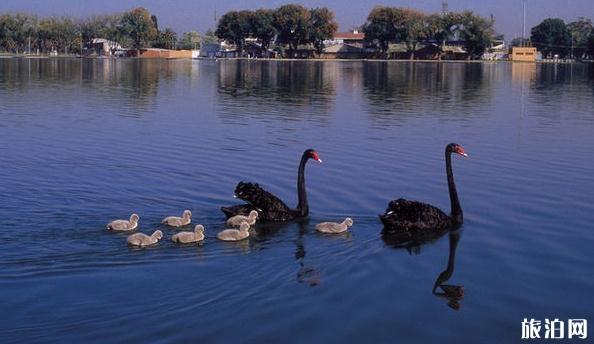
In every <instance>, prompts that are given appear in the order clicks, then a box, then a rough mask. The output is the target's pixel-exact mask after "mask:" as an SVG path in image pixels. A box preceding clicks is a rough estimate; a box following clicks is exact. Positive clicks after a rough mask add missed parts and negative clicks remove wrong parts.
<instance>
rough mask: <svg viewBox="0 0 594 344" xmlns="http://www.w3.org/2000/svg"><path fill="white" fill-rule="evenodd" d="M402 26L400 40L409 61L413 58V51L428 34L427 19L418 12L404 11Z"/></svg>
mask: <svg viewBox="0 0 594 344" xmlns="http://www.w3.org/2000/svg"><path fill="white" fill-rule="evenodd" d="M401 11H403V15H404V25H403V28H402V38H403V39H404V42H405V43H406V50H407V51H408V53H409V57H410V59H411V60H412V59H414V58H415V51H416V50H417V46H418V44H419V42H421V41H424V40H426V39H427V38H428V37H429V34H430V27H429V22H428V17H427V16H426V15H425V14H424V13H423V12H420V11H415V10H411V9H404V10H401Z"/></svg>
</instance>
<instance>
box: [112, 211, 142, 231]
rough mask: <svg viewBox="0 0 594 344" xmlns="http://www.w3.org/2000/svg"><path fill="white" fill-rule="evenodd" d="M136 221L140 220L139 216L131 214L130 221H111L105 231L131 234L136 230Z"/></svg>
mask: <svg viewBox="0 0 594 344" xmlns="http://www.w3.org/2000/svg"><path fill="white" fill-rule="evenodd" d="M138 220H140V216H138V215H137V214H132V215H130V220H114V221H111V222H110V223H108V224H107V229H109V230H112V231H118V232H131V231H133V230H135V229H136V228H138Z"/></svg>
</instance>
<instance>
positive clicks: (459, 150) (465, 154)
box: [456, 146, 468, 158]
mask: <svg viewBox="0 0 594 344" xmlns="http://www.w3.org/2000/svg"><path fill="white" fill-rule="evenodd" d="M456 153H458V154H460V155H462V156H463V157H465V158H468V154H467V153H466V152H465V151H464V148H462V146H458V147H457V149H456Z"/></svg>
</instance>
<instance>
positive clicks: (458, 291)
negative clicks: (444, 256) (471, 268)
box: [432, 229, 464, 310]
mask: <svg viewBox="0 0 594 344" xmlns="http://www.w3.org/2000/svg"><path fill="white" fill-rule="evenodd" d="M461 234H462V233H461V231H460V230H459V229H457V230H454V231H452V232H450V235H449V238H450V254H449V256H448V265H447V267H446V269H445V270H444V271H442V272H441V273H440V274H439V276H437V279H436V280H435V283H434V284H433V291H432V292H433V295H436V296H438V297H442V298H445V299H446V300H447V302H448V306H450V307H451V308H452V309H455V310H458V309H460V301H461V300H462V299H463V298H464V286H463V285H453V284H444V283H445V282H447V281H448V280H449V279H450V278H451V277H452V275H453V274H454V265H455V261H456V249H457V247H458V242H459V241H460V236H461ZM438 289H439V291H438Z"/></svg>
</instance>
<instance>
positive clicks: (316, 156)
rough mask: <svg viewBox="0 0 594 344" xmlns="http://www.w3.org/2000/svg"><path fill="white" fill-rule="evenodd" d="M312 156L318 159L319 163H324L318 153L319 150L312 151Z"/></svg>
mask: <svg viewBox="0 0 594 344" xmlns="http://www.w3.org/2000/svg"><path fill="white" fill-rule="evenodd" d="M311 158H312V159H314V160H315V161H317V162H318V163H320V164H321V163H322V159H320V156H319V155H318V153H317V152H312V153H311Z"/></svg>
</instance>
